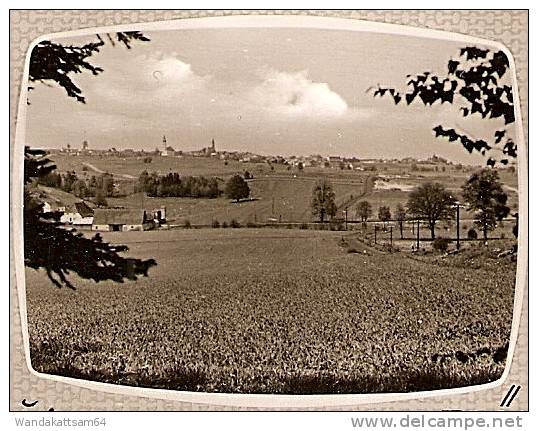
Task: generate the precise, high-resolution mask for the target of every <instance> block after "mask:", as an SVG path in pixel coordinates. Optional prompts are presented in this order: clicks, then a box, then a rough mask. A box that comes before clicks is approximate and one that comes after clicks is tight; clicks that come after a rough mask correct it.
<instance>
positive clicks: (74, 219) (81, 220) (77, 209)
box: [60, 202, 93, 229]
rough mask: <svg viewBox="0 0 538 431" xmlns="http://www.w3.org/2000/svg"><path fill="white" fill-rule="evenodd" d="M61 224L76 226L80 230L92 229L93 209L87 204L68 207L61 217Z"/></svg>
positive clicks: (78, 203) (79, 203) (82, 203)
mask: <svg viewBox="0 0 538 431" xmlns="http://www.w3.org/2000/svg"><path fill="white" fill-rule="evenodd" d="M60 222H62V223H65V224H70V225H73V226H76V227H77V228H79V229H91V228H92V225H93V209H92V208H90V207H89V206H88V205H87V204H86V203H85V202H76V203H75V204H74V205H70V206H67V207H66V208H65V210H64V213H63V214H62V216H61V217H60Z"/></svg>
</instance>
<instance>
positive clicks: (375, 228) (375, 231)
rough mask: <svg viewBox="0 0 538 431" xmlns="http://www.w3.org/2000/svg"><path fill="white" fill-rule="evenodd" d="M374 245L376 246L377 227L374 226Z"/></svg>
mask: <svg viewBox="0 0 538 431" xmlns="http://www.w3.org/2000/svg"><path fill="white" fill-rule="evenodd" d="M374 244H377V225H376V224H374Z"/></svg>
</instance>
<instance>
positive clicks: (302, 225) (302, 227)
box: [299, 222, 308, 230]
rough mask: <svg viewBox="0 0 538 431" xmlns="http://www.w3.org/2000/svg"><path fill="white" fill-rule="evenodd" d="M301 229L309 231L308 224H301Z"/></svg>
mask: <svg viewBox="0 0 538 431" xmlns="http://www.w3.org/2000/svg"><path fill="white" fill-rule="evenodd" d="M299 229H303V230H306V229H308V224H307V223H304V222H303V223H301V224H300V225H299Z"/></svg>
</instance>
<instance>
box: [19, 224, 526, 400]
mask: <svg viewBox="0 0 538 431" xmlns="http://www.w3.org/2000/svg"><path fill="white" fill-rule="evenodd" d="M342 238H344V242H346V243H349V242H350V241H354V239H353V234H349V233H342V232H331V231H312V230H305V231H302V230H285V229H282V230H279V229H233V230H232V229H227V230H224V229H196V230H173V231H151V232H129V233H123V234H109V235H105V239H107V240H110V241H113V242H117V243H124V244H128V245H129V246H130V252H129V256H132V257H144V258H148V257H154V258H155V259H156V260H157V262H158V266H157V267H155V268H152V269H151V270H150V276H149V278H144V279H141V280H139V281H137V282H133V283H126V284H123V285H118V284H114V283H103V284H95V283H92V282H88V281H83V280H80V279H76V280H74V281H75V284H76V286H77V290H76V291H72V290H69V289H57V288H55V287H53V286H52V285H51V283H50V282H49V281H48V280H47V278H46V276H45V274H44V273H42V272H40V273H37V272H36V271H33V270H27V271H26V274H27V279H26V286H27V287H26V288H27V304H28V324H29V333H30V347H31V357H32V364H33V367H34V368H35V369H36V370H37V371H40V372H44V373H51V374H60V375H65V376H73V377H79V378H87V379H96V380H100V381H104V382H111V383H120V384H125V385H135V386H146V387H156V388H168V389H178V390H190V391H208V392H217V391H218V392H243V393H286V394H301V393H304V394H308V393H370V392H407V391H415V390H430V389H440V388H449V387H458V386H465V385H472V384H479V383H486V382H489V381H493V380H496V379H498V378H499V377H500V376H501V374H502V371H503V369H504V366H505V356H506V348H507V343H508V340H509V335H510V325H511V320H512V309H513V298H514V284H515V272H516V271H515V269H516V268H515V263H514V262H511V261H510V259H496V260H495V261H492V262H489V263H488V265H485V266H484V267H481V266H480V265H476V266H475V267H473V268H470V267H466V266H465V265H453V266H452V265H450V264H446V262H445V264H443V265H440V264H438V263H436V262H437V261H436V260H432V261H427V260H424V261H421V260H418V259H412V258H409V257H407V256H406V255H405V254H404V253H393V254H391V255H390V259H387V257H388V256H387V255H386V254H385V253H383V252H381V251H378V250H374V249H371V248H365V247H366V246H364V245H363V244H362V243H360V242H358V241H357V242H356V244H355V248H356V250H354V252H353V253H350V252H349V249H346V247H344V246H342V243H343V240H342ZM460 260H461V259H460ZM484 268H487V269H484Z"/></svg>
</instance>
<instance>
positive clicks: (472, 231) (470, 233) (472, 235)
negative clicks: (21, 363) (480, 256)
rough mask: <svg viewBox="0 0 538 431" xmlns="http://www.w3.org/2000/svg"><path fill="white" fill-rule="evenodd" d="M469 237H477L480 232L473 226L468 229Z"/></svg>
mask: <svg viewBox="0 0 538 431" xmlns="http://www.w3.org/2000/svg"><path fill="white" fill-rule="evenodd" d="M467 238H469V239H477V238H478V234H477V233H476V230H474V229H473V228H471V229H469V230H468V231H467Z"/></svg>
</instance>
